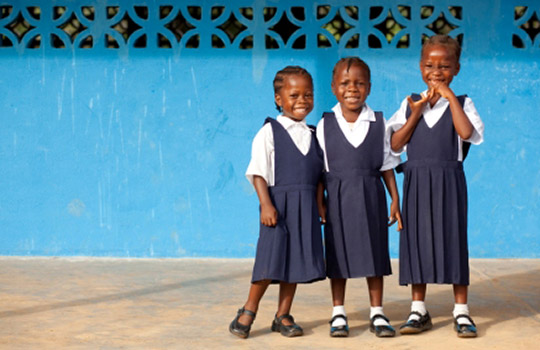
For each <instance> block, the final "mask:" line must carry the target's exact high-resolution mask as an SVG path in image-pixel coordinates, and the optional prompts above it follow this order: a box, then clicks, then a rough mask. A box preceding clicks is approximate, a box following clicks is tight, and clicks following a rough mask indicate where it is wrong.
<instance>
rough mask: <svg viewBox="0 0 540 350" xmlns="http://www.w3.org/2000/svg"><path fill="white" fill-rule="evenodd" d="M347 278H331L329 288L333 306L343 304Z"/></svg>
mask: <svg viewBox="0 0 540 350" xmlns="http://www.w3.org/2000/svg"><path fill="white" fill-rule="evenodd" d="M346 286H347V280H346V279H345V278H331V279H330V288H331V289H332V303H333V305H334V306H343V305H345V287H346Z"/></svg>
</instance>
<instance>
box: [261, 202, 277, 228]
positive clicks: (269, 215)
mask: <svg viewBox="0 0 540 350" xmlns="http://www.w3.org/2000/svg"><path fill="white" fill-rule="evenodd" d="M277 216H278V213H277V210H276V208H275V207H274V206H273V205H272V204H268V205H261V223H262V224H263V225H264V226H269V227H274V226H276V225H277Z"/></svg>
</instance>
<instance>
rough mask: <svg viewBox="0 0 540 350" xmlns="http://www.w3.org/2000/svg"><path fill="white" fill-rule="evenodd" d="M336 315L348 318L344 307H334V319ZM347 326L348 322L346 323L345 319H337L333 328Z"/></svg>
mask: <svg viewBox="0 0 540 350" xmlns="http://www.w3.org/2000/svg"><path fill="white" fill-rule="evenodd" d="M336 315H343V316H347V314H346V313H345V306H343V305H338V306H334V308H333V309H332V317H334V316H336ZM346 324H347V322H345V320H344V319H342V318H336V319H335V320H334V322H332V327H340V326H345V325H346Z"/></svg>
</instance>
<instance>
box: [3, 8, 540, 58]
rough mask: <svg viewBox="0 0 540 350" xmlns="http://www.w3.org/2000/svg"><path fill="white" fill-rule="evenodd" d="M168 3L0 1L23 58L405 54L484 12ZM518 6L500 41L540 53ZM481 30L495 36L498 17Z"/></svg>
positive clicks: (526, 14) (534, 26)
mask: <svg viewBox="0 0 540 350" xmlns="http://www.w3.org/2000/svg"><path fill="white" fill-rule="evenodd" d="M170 3H171V2H170V1H169V2H168V1H146V2H144V1H142V2H139V3H137V2H135V3H133V2H132V1H110V2H107V1H98V2H93V1H86V2H85V1H33V2H32V4H31V5H32V6H25V4H24V2H21V1H12V2H9V1H8V2H2V3H0V48H1V49H2V50H15V51H17V52H19V53H22V52H26V51H27V50H28V49H40V48H43V49H44V50H46V51H49V50H56V49H58V50H62V49H63V50H70V49H71V50H75V51H79V50H81V51H85V50H93V51H103V50H119V51H125V50H128V49H132V48H133V49H157V48H160V49H164V50H165V49H169V50H173V51H181V50H184V49H193V50H209V49H225V50H238V49H240V50H257V49H259V50H261V49H266V50H287V49H293V50H313V49H358V48H359V49H362V50H365V49H383V50H384V49H390V50H391V49H395V48H400V49H412V50H413V51H414V52H417V49H418V48H419V46H420V45H421V43H422V41H423V40H424V39H425V38H426V37H427V36H430V35H433V34H438V33H443V34H449V35H451V36H454V37H457V38H458V39H459V40H460V41H462V40H463V35H464V33H466V32H467V30H468V26H469V25H468V23H471V21H473V20H474V21H477V20H481V19H482V16H485V15H486V14H482V13H478V12H477V11H475V6H474V5H473V4H472V3H473V2H470V1H469V2H463V1H454V2H452V1H424V2H421V1H403V2H395V1H375V2H363V3H362V2H358V1H357V2H353V1H327V2H318V1H314V2H312V1H309V2H307V5H306V2H302V1H297V2H290V1H281V2H279V1H277V2H276V1H275V2H265V1H254V2H253V1H232V2H222V3H220V2H216V1H180V3H182V4H175V5H172V4H170ZM328 3H329V4H328ZM401 3H403V4H401ZM407 3H411V4H407ZM424 3H425V5H422V4H424ZM508 3H510V1H509V2H508ZM528 3H530V4H528ZM397 4H399V5H397ZM454 4H455V5H454ZM516 4H521V5H515V6H508V7H507V10H509V11H510V12H509V13H504V14H501V15H502V16H503V17H506V18H510V19H511V21H509V22H510V23H511V24H512V26H511V36H508V35H507V36H506V41H507V42H503V43H502V44H503V45H506V46H509V47H514V48H520V49H529V48H536V49H538V48H540V35H538V34H539V32H540V22H539V17H540V5H539V4H538V2H537V1H532V2H531V1H522V2H516ZM527 5H529V6H527ZM532 5H534V6H532ZM482 26H484V27H485V29H486V32H487V31H488V30H489V27H490V21H486V22H483V23H482ZM507 29H508V28H505V30H507Z"/></svg>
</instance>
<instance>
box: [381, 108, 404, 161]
mask: <svg viewBox="0 0 540 350" xmlns="http://www.w3.org/2000/svg"><path fill="white" fill-rule="evenodd" d="M407 105H408V102H407V99H406V98H405V99H404V100H403V102H401V105H400V106H399V109H398V110H397V111H396V112H395V113H394V114H393V115H392V117H391V118H390V119H389V120H388V121H387V122H386V138H387V140H388V145H389V146H390V142H391V139H392V134H393V133H394V132H396V131H398V130H399V129H401V127H402V126H403V125H405V123H406V122H407ZM406 149H407V146H406V145H405V146H404V147H403V148H402V149H400V150H398V151H394V150H393V149H392V148H391V147H390V153H391V154H392V155H393V156H397V157H399V156H400V155H401V154H402V153H403V152H405V150H406Z"/></svg>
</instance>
